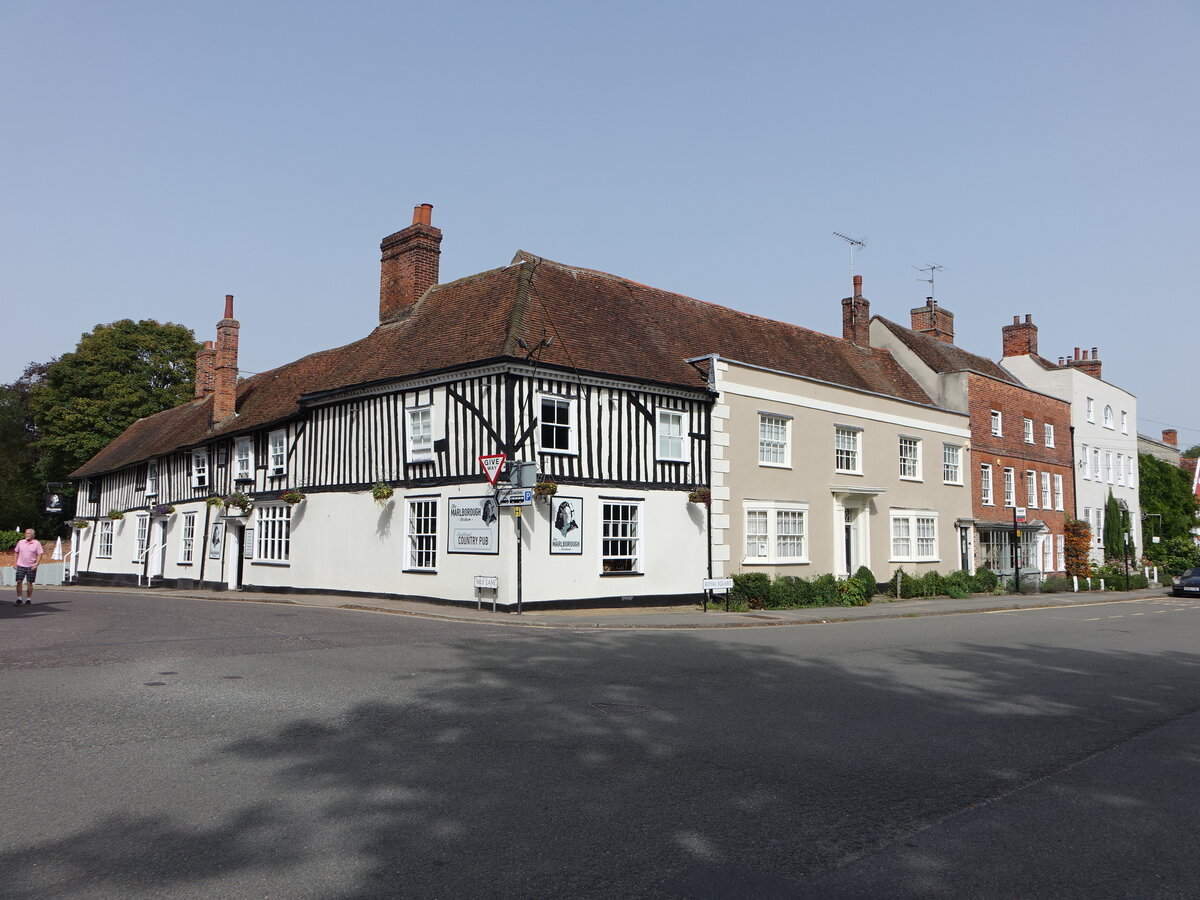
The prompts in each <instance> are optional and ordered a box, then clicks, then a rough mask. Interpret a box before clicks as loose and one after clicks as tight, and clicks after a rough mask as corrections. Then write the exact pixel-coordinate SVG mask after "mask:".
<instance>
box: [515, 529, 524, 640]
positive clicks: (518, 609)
mask: <svg viewBox="0 0 1200 900" xmlns="http://www.w3.org/2000/svg"><path fill="white" fill-rule="evenodd" d="M513 518H514V519H516V521H517V615H518V616H519V615H520V614H521V544H523V543H524V541H523V540H522V534H521V532H522V526H521V507H519V506H518V507H517V511H516V515H514V516H513Z"/></svg>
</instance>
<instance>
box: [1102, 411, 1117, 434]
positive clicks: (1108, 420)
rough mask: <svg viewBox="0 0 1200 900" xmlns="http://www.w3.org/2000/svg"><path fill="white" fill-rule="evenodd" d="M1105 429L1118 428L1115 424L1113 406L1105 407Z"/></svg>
mask: <svg viewBox="0 0 1200 900" xmlns="http://www.w3.org/2000/svg"><path fill="white" fill-rule="evenodd" d="M1104 427H1105V428H1110V429H1111V428H1115V427H1116V425H1115V424H1114V423H1113V411H1112V407H1111V406H1105V407H1104Z"/></svg>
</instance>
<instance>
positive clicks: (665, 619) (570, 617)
mask: <svg viewBox="0 0 1200 900" xmlns="http://www.w3.org/2000/svg"><path fill="white" fill-rule="evenodd" d="M71 593H87V594H101V593H116V594H142V595H146V594H153V595H158V596H163V597H175V598H181V597H188V598H194V599H200V600H213V601H224V602H245V603H283V604H291V605H295V606H319V607H325V608H328V609H347V610H361V611H367V612H380V613H392V614H396V615H407V616H417V617H420V618H425V619H441V620H446V621H457V622H475V623H483V624H489V625H510V626H518V627H533V628H584V629H594V628H626V629H628V628H638V629H641V628H657V629H663V628H675V629H692V628H762V627H769V626H778V625H822V624H829V623H833V622H858V621H862V620H866V619H900V618H911V617H918V616H941V615H954V614H958V613H978V612H999V611H1004V610H1013V609H1055V608H1059V607H1064V606H1089V605H1096V604H1104V603H1120V602H1125V601H1130V600H1155V599H1163V598H1170V597H1171V590H1170V588H1168V587H1155V588H1145V589H1143V590H1138V591H1104V592H1089V593H1079V594H1029V595H1013V594H1003V595H1000V596H994V595H992V594H974V595H972V596H971V597H968V598H966V599H964V600H954V599H952V598H949V597H934V598H931V599H913V600H889V599H887V598H886V597H883V598H876V599H875V600H873V601H872V602H871V603H869V604H868V605H867V606H852V607H844V606H824V607H816V608H809V609H766V610H752V611H750V612H729V613H727V612H725V610H724V607H723V606H721V605H715V606H714V605H710V606H709V608H708V611H707V612H705V611H704V610H703V609H701V607H700V606H669V607H628V608H622V609H583V610H537V609H533V610H526V611H524V612H523V613H522V614H521V615H517V614H515V613H510V612H492V611H491V609H489V608H488V606H487V604H484V606H483V608H477V607H476V606H475V605H474V604H463V605H459V606H451V605H439V604H431V603H417V602H414V601H408V600H391V599H387V598H382V597H346V596H339V595H333V594H267V593H258V592H253V593H240V592H238V591H202V590H175V589H154V588H114V587H90V586H89V587H81V586H76V585H64V586H62V587H47V588H42V589H40V590H38V591H37V595H38V596H37V601H35V602H39V601H40V602H42V603H46V602H53V597H54V596H55V595H57V594H71ZM1187 599H1188V598H1182V602H1186V600H1187Z"/></svg>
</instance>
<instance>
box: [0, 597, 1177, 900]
mask: <svg viewBox="0 0 1200 900" xmlns="http://www.w3.org/2000/svg"><path fill="white" fill-rule="evenodd" d="M38 599H39V600H41V601H48V602H45V603H40V604H39V605H36V606H34V607H30V608H21V609H15V608H13V607H11V606H8V605H4V606H2V607H0V698H2V700H3V707H2V708H3V720H2V721H3V725H2V732H0V760H3V764H2V765H0V799H2V803H0V896H3V897H5V898H39V900H40V898H46V897H56V898H57V897H62V898H76V897H89V898H90V897H95V898H113V897H122V898H149V897H156V898H191V897H204V898H209V897H279V898H283V897H286V898H309V897H311V898H374V897H689V898H724V897H755V898H760V897H764V898H765V897H822V898H824V897H864V898H866V897H870V898H879V897H1022V898H1027V897H1054V898H1076V897H1077V898H1085V897H1086V898H1089V900H1093V898H1106V897H1139V898H1153V897H1196V896H1200V860H1198V859H1197V854H1196V853H1195V846H1196V843H1197V838H1196V835H1197V834H1198V833H1200V803H1198V802H1197V801H1198V799H1200V797H1198V791H1200V716H1197V710H1198V709H1200V655H1198V654H1197V652H1196V647H1197V640H1198V639H1200V601H1197V600H1191V599H1186V600H1181V599H1171V598H1168V597H1161V598H1151V599H1146V600H1141V601H1137V602H1129V603H1109V604H1103V605H1101V606H1083V607H1077V608H1065V609H1048V610H1021V611H1012V612H1003V613H978V614H970V615H952V616H935V617H921V618H906V619H887V620H879V621H861V622H851V623H841V624H828V625H816V626H812V625H809V626H797V627H770V628H761V629H760V628H738V629H728V630H720V629H717V630H704V631H695V630H690V631H682V630H681V631H672V630H662V629H658V630H653V631H649V630H646V631H639V630H620V631H611V630H609V631H603V630H589V629H574V630H567V629H549V628H524V627H513V626H507V625H496V624H475V623H463V622H445V621H435V620H423V619H415V618H412V617H407V616H390V615H386V614H379V613H369V612H358V611H346V610H333V609H321V608H298V607H289V606H282V605H278V604H267V603H238V602H212V601H204V600H196V599H185V598H162V597H154V596H146V595H136V594H129V595H126V594H115V593H105V594H86V593H83V592H81V591H80V590H78V589H74V590H72V591H70V592H62V591H60V592H55V591H53V590H49V589H45V590H40V591H39V594H38Z"/></svg>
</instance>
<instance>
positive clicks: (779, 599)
mask: <svg viewBox="0 0 1200 900" xmlns="http://www.w3.org/2000/svg"><path fill="white" fill-rule="evenodd" d="M798 581H803V579H802V578H797V577H796V576H795V575H780V576H779V577H778V578H776V579H775V580H774V581H772V582H771V586H770V588H768V589H767V597H766V601H765V603H764V608H766V609H795V608H796V607H798V606H801V605H802V604H801V602H800V596H799V592H798V591H797V589H796V587H797V586H796V582H798Z"/></svg>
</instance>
